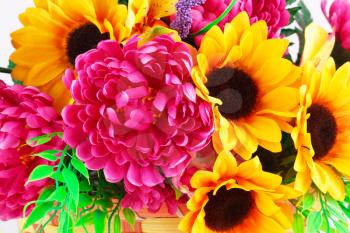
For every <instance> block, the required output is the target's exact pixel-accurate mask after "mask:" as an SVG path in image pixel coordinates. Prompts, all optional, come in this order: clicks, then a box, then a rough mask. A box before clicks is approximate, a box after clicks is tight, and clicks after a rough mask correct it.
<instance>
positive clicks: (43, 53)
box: [11, 0, 129, 109]
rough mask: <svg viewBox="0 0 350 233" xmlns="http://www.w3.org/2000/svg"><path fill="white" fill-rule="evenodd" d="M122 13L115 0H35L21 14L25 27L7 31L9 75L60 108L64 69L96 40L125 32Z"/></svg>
mask: <svg viewBox="0 0 350 233" xmlns="http://www.w3.org/2000/svg"><path fill="white" fill-rule="evenodd" d="M126 18H127V7H126V6H124V5H118V4H117V1H115V0H35V7H32V8H28V9H27V10H26V11H25V12H24V13H23V14H21V15H20V20H21V22H22V24H23V25H24V27H23V28H21V29H19V30H17V31H15V32H13V33H12V34H11V37H12V41H13V45H14V47H15V48H16V51H15V52H14V53H13V54H12V55H11V60H12V61H13V62H14V63H15V64H16V68H15V69H14V70H13V73H12V75H13V77H14V78H15V79H16V80H20V81H23V82H24V84H25V85H31V86H36V87H38V88H39V89H41V90H42V91H44V92H47V93H48V94H50V95H51V97H53V98H54V100H55V102H54V104H55V107H56V108H57V109H62V108H63V107H64V106H65V105H66V104H67V103H68V102H69V101H70V95H69V92H68V90H67V89H66V88H65V86H64V84H63V82H62V80H61V79H62V75H63V73H64V71H65V69H66V68H68V67H70V68H73V67H74V63H75V58H76V57H77V56H78V55H79V54H81V53H84V52H86V51H88V50H89V49H92V48H94V47H95V46H96V45H97V43H98V42H99V41H101V40H105V39H109V38H111V39H117V40H118V41H122V40H123V39H124V38H125V37H126V36H128V34H129V32H128V30H127V29H126V27H125V23H126Z"/></svg>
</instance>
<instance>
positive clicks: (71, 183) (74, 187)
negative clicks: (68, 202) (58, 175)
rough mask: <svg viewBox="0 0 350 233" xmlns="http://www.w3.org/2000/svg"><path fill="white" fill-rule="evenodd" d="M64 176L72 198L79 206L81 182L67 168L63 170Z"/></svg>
mask: <svg viewBox="0 0 350 233" xmlns="http://www.w3.org/2000/svg"><path fill="white" fill-rule="evenodd" d="M62 176H63V179H64V182H65V184H66V185H67V188H68V192H69V194H70V196H71V197H72V198H73V200H74V203H75V205H76V206H78V205H79V181H78V178H77V176H76V174H74V172H72V171H71V170H69V169H67V168H63V170H62Z"/></svg>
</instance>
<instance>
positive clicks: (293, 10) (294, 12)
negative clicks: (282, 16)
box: [287, 6, 301, 15]
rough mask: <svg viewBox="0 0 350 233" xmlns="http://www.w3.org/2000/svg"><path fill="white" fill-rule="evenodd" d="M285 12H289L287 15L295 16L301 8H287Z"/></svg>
mask: <svg viewBox="0 0 350 233" xmlns="http://www.w3.org/2000/svg"><path fill="white" fill-rule="evenodd" d="M287 10H288V11H289V14H291V15H295V14H296V13H298V11H299V10H301V7H300V6H296V7H292V8H288V9H287Z"/></svg>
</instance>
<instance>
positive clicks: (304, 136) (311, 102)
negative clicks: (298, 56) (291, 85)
mask: <svg viewBox="0 0 350 233" xmlns="http://www.w3.org/2000/svg"><path fill="white" fill-rule="evenodd" d="M349 77H350V63H349V62H348V63H346V64H345V65H343V66H342V67H340V68H339V69H338V70H336V68H335V64H334V61H333V59H329V60H328V62H327V63H326V65H325V66H324V68H323V69H322V71H321V72H319V71H317V70H316V68H315V67H314V64H313V63H311V62H310V63H306V64H305V65H304V68H303V75H302V84H304V85H303V86H302V87H301V88H300V110H299V112H298V115H297V119H296V123H295V128H294V129H293V131H292V137H293V139H294V142H295V146H296V148H297V150H298V153H297V157H296V161H295V164H294V169H295V171H296V172H297V176H296V181H295V188H296V189H297V190H299V191H302V192H304V193H305V192H307V191H308V190H309V188H310V185H311V183H312V182H313V183H314V184H315V185H316V186H317V188H319V189H320V190H321V191H322V192H323V193H329V194H330V195H331V196H332V197H333V198H334V199H336V200H343V199H344V197H345V189H344V184H343V181H342V179H341V176H340V175H339V174H343V175H346V176H349V175H350V156H349V155H350V147H349V143H350V140H349V133H350V131H349V128H350V98H349V93H350V92H349V91H350V83H349Z"/></svg>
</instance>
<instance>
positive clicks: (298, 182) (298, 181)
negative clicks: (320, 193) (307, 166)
mask: <svg viewBox="0 0 350 233" xmlns="http://www.w3.org/2000/svg"><path fill="white" fill-rule="evenodd" d="M311 183H312V180H311V175H310V172H309V170H305V171H304V172H298V173H297V175H296V178H295V186H294V188H295V189H296V190H298V191H300V192H302V193H306V192H307V191H308V190H309V188H310V186H311Z"/></svg>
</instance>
